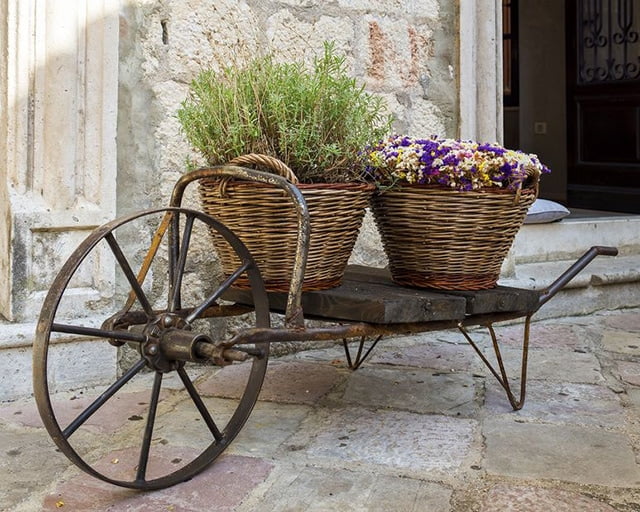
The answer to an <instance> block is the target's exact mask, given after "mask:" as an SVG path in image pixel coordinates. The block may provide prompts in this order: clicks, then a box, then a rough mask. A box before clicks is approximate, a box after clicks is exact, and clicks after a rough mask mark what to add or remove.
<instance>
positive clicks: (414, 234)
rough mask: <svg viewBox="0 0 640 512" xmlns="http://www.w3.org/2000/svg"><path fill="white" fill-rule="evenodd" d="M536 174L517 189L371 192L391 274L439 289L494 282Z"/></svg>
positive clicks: (534, 190)
mask: <svg viewBox="0 0 640 512" xmlns="http://www.w3.org/2000/svg"><path fill="white" fill-rule="evenodd" d="M538 179H539V174H536V175H535V176H534V177H532V178H531V179H530V181H534V182H535V183H531V184H530V185H527V186H526V187H524V188H522V189H521V190H519V191H517V192H509V191H507V190H501V189H485V190H482V191H478V192H461V191H456V190H452V189H445V188H438V187H434V186H429V185H427V186H420V185H408V186H403V187H402V188H401V189H398V190H389V191H386V192H382V193H379V194H376V196H375V197H374V198H373V201H372V209H373V214H374V218H375V222H376V224H377V226H378V230H379V231H380V234H381V237H382V243H383V245H384V249H385V252H386V254H387V257H388V258H389V268H390V271H391V275H392V278H393V280H394V281H395V282H396V283H398V284H400V285H404V286H415V287H420V288H435V289H441V290H483V289H488V288H493V287H495V286H496V282H497V280H498V278H499V276H500V268H501V266H502V262H503V260H504V259H505V257H506V256H507V253H508V252H509V249H510V248H511V245H512V243H513V239H514V238H515V235H516V233H517V232H518V230H519V229H520V227H521V225H522V223H523V221H524V218H525V215H526V213H527V210H528V208H529V206H531V204H532V203H533V201H534V200H535V199H536V196H537V185H538Z"/></svg>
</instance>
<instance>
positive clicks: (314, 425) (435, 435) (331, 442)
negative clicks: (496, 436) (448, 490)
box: [290, 407, 477, 474]
mask: <svg viewBox="0 0 640 512" xmlns="http://www.w3.org/2000/svg"><path fill="white" fill-rule="evenodd" d="M476 426H477V425H476V422H475V421H474V420H467V419H455V418H449V417H445V416H429V415H427V416H425V415H420V414H415V413H409V412H403V411H388V410H378V411H370V410H367V409H362V408H358V407H350V408H348V409H338V410H335V411H322V412H321V413H320V415H319V416H318V417H317V418H311V419H310V420H307V422H306V423H305V424H304V425H303V428H302V430H301V436H302V437H300V438H295V441H294V442H295V443H296V445H298V443H300V442H301V443H303V444H307V443H308V445H307V446H306V448H305V451H306V453H308V454H309V455H310V456H311V457H321V458H323V459H331V460H333V459H338V460H340V461H342V462H343V463H344V462H345V461H349V462H350V463H351V462H360V463H366V464H373V465H383V466H385V467H390V468H396V469H398V470H405V471H407V472H408V473H411V474H414V473H415V472H418V473H421V472H429V471H439V472H448V473H455V472H456V471H458V470H459V469H460V466H461V465H462V464H463V462H464V460H465V458H466V457H467V456H468V455H469V452H470V449H471V445H472V441H473V437H474V432H475V428H476ZM305 436H306V437H307V440H304V438H305ZM290 442H291V441H290ZM337 464H340V463H339V462H338V463H337Z"/></svg>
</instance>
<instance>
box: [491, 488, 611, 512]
mask: <svg viewBox="0 0 640 512" xmlns="http://www.w3.org/2000/svg"><path fill="white" fill-rule="evenodd" d="M505 510H513V511H519V512H534V511H536V510H540V511H542V510H550V511H551V510H552V511H553V512H575V511H577V510H583V511H589V512H616V509H615V508H613V507H612V506H610V505H608V504H607V503H603V502H602V501H600V500H599V499H597V498H595V497H591V496H588V495H584V494H580V493H577V492H571V491H565V490H562V489H554V488H550V489H545V488H539V487H529V486H524V485H522V486H518V485H508V484H499V485H496V486H494V487H492V488H491V489H490V490H489V492H488V493H487V494H486V496H485V497H484V499H483V500H482V502H481V505H480V510H479V512H503V511H505Z"/></svg>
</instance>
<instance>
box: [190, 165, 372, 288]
mask: <svg viewBox="0 0 640 512" xmlns="http://www.w3.org/2000/svg"><path fill="white" fill-rule="evenodd" d="M229 163H230V164H233V165H243V166H255V167H258V168H260V169H261V170H269V171H271V172H275V173H277V174H279V175H281V176H284V177H285V178H287V179H288V180H289V181H291V182H292V183H294V184H296V185H297V187H298V188H299V190H300V192H301V193H302V195H303V196H304V198H305V200H306V202H307V206H308V208H309V214H310V220H311V239H310V243H309V252H308V258H307V267H306V271H305V277H304V283H303V286H302V289H303V290H305V291H310V290H324V289H327V288H333V287H335V286H338V285H339V284H340V283H341V281H342V278H343V275H344V270H345V267H346V265H347V261H348V259H349V256H350V255H351V251H352V249H353V246H354V244H355V242H356V238H357V236H358V232H359V230H360V226H361V225H362V219H363V217H364V212H365V208H366V207H367V206H368V203H369V200H370V198H371V196H372V194H373V191H374V190H375V187H373V186H372V185H368V184H362V183H335V184H333V183H331V184H329V183H327V184H303V183H298V179H297V178H296V176H295V174H294V173H293V172H292V171H291V170H290V169H289V168H288V167H287V166H286V165H285V164H284V163H282V162H281V161H280V160H277V159H275V158H273V157H269V156H266V155H255V154H251V155H244V156H241V157H238V158H236V159H234V160H232V161H231V162H229ZM199 193H200V201H201V203H202V206H203V209H204V211H205V212H206V213H208V214H210V215H212V216H213V217H215V218H216V219H218V220H219V221H220V222H222V223H223V224H224V225H225V226H227V227H228V228H229V229H231V230H232V231H233V232H234V233H235V234H236V235H237V236H238V238H240V240H242V241H243V242H244V243H245V245H246V246H247V248H248V249H249V251H250V252H251V254H252V256H253V258H254V259H255V260H256V262H257V263H258V266H259V268H260V272H261V274H262V278H263V280H264V282H265V286H266V288H267V290H268V291H283V292H284V291H288V290H289V284H290V281H291V273H292V271H293V267H294V258H295V252H296V240H297V236H298V218H297V216H296V211H295V208H294V206H293V203H292V202H291V199H290V198H289V197H288V196H287V194H286V193H285V192H284V191H283V190H281V189H279V188H277V187H275V186H271V185H267V184H262V183H253V182H247V181H240V180H227V179H205V180H201V182H200V184H199ZM213 237H214V245H215V247H216V249H217V251H218V254H219V256H220V259H221V262H222V268H223V271H224V273H225V274H226V275H230V274H231V273H232V272H234V271H235V270H236V269H237V268H238V266H239V265H240V262H239V260H238V259H237V256H236V255H235V252H234V251H232V250H231V248H230V247H229V245H228V244H227V243H226V242H224V240H223V239H222V238H220V237H219V236H217V235H215V234H213ZM234 286H235V287H238V288H248V287H249V282H248V280H247V279H246V278H244V277H241V278H240V279H238V280H237V281H236V282H235V283H234Z"/></svg>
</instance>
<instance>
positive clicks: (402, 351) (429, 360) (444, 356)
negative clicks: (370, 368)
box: [370, 341, 482, 371]
mask: <svg viewBox="0 0 640 512" xmlns="http://www.w3.org/2000/svg"><path fill="white" fill-rule="evenodd" d="M370 362H371V363H382V364H389V365H400V366H412V367H418V368H433V369H435V370H443V371H451V370H455V371H472V370H477V369H478V368H480V367H481V366H482V362H481V361H480V359H479V358H478V356H477V355H476V353H475V352H474V351H473V348H471V346H469V344H468V343H465V344H453V343H447V342H442V341H440V342H424V343H420V344H418V345H413V346H411V347H402V348H398V349H396V350H383V351H380V352H378V353H376V354H375V355H374V356H373V357H372V358H371V360H370Z"/></svg>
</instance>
